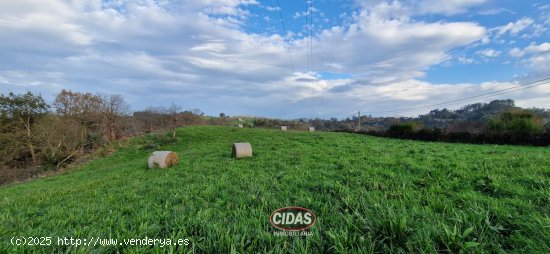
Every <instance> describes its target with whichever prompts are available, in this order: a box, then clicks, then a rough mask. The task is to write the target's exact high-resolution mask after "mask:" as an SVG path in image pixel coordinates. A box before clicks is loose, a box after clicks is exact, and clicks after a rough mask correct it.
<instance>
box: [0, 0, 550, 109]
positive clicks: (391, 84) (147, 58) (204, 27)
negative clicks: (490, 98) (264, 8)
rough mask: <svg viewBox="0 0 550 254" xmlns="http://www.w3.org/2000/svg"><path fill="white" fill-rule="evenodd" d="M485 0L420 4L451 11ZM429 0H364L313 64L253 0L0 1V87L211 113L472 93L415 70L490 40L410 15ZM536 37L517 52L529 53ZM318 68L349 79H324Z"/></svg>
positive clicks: (471, 87)
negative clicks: (260, 28) (254, 10)
mask: <svg viewBox="0 0 550 254" xmlns="http://www.w3.org/2000/svg"><path fill="white" fill-rule="evenodd" d="M483 2H484V1H481V0H478V1H474V0H471V1H450V2H449V6H446V7H440V9H437V8H427V7H423V8H427V9H424V10H423V11H425V12H430V13H441V14H445V15H447V14H448V15H453V14H456V13H460V12H463V11H464V10H466V9H468V8H471V7H472V6H475V5H478V4H482V3H483ZM427 3H429V1H424V2H423V4H424V5H413V4H412V3H410V2H399V1H392V2H390V3H377V4H371V5H368V6H367V5H365V6H363V7H362V9H360V10H359V11H357V12H356V14H354V15H350V16H349V18H348V19H347V20H346V22H345V24H342V25H340V26H335V27H331V28H327V29H325V30H323V31H322V32H320V33H319V34H316V35H315V36H314V41H313V66H312V71H311V72H307V71H306V68H305V66H306V63H307V46H306V45H307V41H306V40H305V39H303V38H302V39H299V38H298V39H296V38H297V37H293V36H289V37H287V38H286V41H287V42H288V44H289V45H290V47H291V49H292V57H293V59H294V63H295V65H296V72H295V73H292V69H291V67H290V64H289V56H288V51H287V48H286V47H285V42H284V41H283V39H282V38H281V36H279V35H265V34H253V33H247V32H245V31H244V29H243V28H242V24H243V23H245V22H246V19H247V15H249V13H248V10H246V8H245V7H246V6H247V5H258V2H256V1H244V0H242V1H240V0H207V1H191V0H181V1H145V0H143V1H109V2H105V3H102V1H99V0H94V1H84V0H73V1H69V2H66V1H57V0H42V1H38V0H34V1H33V0H20V1H3V2H0V36H2V38H10V40H1V41H0V86H1V87H2V90H13V91H25V89H31V90H32V91H38V92H42V93H44V94H45V95H46V96H50V98H51V96H53V94H55V93H56V92H57V91H59V90H60V89H61V88H69V89H73V90H77V91H90V92H109V93H120V94H122V95H123V96H124V97H125V98H126V99H127V100H128V101H129V102H130V103H131V104H133V106H134V109H135V110H138V109H141V108H144V107H145V106H147V105H166V104H168V103H170V102H175V103H178V104H182V105H184V106H185V107H190V108H193V107H199V108H201V109H202V110H204V111H205V112H207V113H209V114H217V113H219V112H220V111H224V112H226V113H228V114H250V115H265V116H279V117H303V116H312V115H313V114H318V115H320V116H323V117H327V116H329V117H330V116H342V113H343V112H351V111H354V110H357V109H370V110H372V111H383V110H388V109H395V108H403V107H410V106H418V104H423V103H424V102H426V101H430V102H431V103H437V102H441V101H447V100H452V99H455V98H460V97H461V96H468V95H472V94H473V95H475V94H476V93H478V92H480V91H481V89H482V88H481V87H480V86H477V85H475V84H458V85H451V84H431V83H429V82H426V81H420V80H418V79H419V78H422V77H423V76H424V75H425V71H426V70H427V69H429V68H430V67H432V66H434V65H437V64H441V63H443V62H445V61H448V60H449V59H451V53H449V52H450V51H452V50H453V49H455V48H458V47H464V46H468V45H471V44H472V43H478V42H480V41H485V40H488V38H487V31H486V29H485V28H483V27H482V26H480V25H479V24H477V23H473V22H450V21H439V22H428V21H419V19H415V18H413V16H414V15H418V12H419V8H420V7H421V6H425V5H426V4H427ZM439 5H440V6H441V4H439ZM242 15H244V17H240V16H242ZM420 20H421V19H420ZM19 21H20V22H19ZM288 38H291V39H290V40H289V39H288ZM544 47H546V46H544V44H541V45H533V47H532V49H529V50H528V49H524V50H525V51H526V52H527V51H528V52H530V53H529V54H530V56H533V57H534V56H535V54H539V53H541V52H539V51H540V50H542V49H544ZM537 50H538V51H537ZM496 52H497V51H494V52H493V53H492V55H494V54H497V53H496ZM463 61H464V62H465V63H466V62H469V61H470V60H469V58H466V57H465V58H464V59H463ZM533 61H534V62H536V61H538V60H536V59H533ZM547 66H548V65H547ZM322 72H334V73H345V74H349V76H351V77H350V78H345V79H333V80H323V79H321V78H320V77H321V74H320V73H322Z"/></svg>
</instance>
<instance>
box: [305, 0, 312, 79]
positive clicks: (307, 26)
mask: <svg viewBox="0 0 550 254" xmlns="http://www.w3.org/2000/svg"><path fill="white" fill-rule="evenodd" d="M305 2H306V13H305V17H306V58H307V72H308V73H309V71H310V70H311V57H310V55H309V38H310V30H309V0H305Z"/></svg>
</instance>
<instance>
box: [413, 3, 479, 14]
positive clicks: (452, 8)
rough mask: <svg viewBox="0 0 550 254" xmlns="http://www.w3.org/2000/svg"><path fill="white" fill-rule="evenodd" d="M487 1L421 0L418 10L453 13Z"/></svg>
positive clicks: (462, 11)
mask: <svg viewBox="0 0 550 254" xmlns="http://www.w3.org/2000/svg"><path fill="white" fill-rule="evenodd" d="M485 2H487V0H446V1H444V2H442V1H440V0H423V1H421V2H420V4H419V5H420V10H421V12H423V13H441V14H447V15H454V14H459V13H464V12H466V11H467V10H468V8H471V7H473V6H477V5H480V4H483V3H485Z"/></svg>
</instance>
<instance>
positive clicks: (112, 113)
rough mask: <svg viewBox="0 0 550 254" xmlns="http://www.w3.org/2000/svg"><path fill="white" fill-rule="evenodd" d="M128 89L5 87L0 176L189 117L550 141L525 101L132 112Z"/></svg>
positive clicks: (64, 161) (20, 175)
mask: <svg viewBox="0 0 550 254" xmlns="http://www.w3.org/2000/svg"><path fill="white" fill-rule="evenodd" d="M128 109H129V106H128V104H127V103H126V102H125V101H124V98H123V97H122V96H120V95H105V94H91V93H80V92H72V91H67V90H62V91H61V92H60V93H59V94H58V95H57V96H56V98H55V100H54V101H53V102H51V103H48V102H46V101H45V100H44V99H43V98H42V97H41V96H40V95H35V94H32V93H30V92H28V93H25V94H13V93H9V94H7V95H0V184H2V183H6V182H9V181H13V180H18V179H25V178H29V177H33V176H36V175H38V174H40V173H43V172H48V171H51V170H57V169H60V168H63V167H64V166H65V165H68V164H70V163H73V162H77V161H79V160H85V159H86V158H89V157H90V156H93V155H94V154H95V153H97V152H98V151H99V153H100V154H101V153H108V149H105V148H106V147H108V145H109V144H111V143H112V142H113V141H115V140H119V139H125V138H127V137H131V136H136V135H142V134H145V133H153V134H154V135H152V137H156V138H154V140H152V141H151V144H150V145H151V146H153V147H155V146H156V147H160V146H161V145H162V144H164V143H166V142H173V141H174V140H176V139H177V138H176V132H175V131H176V128H178V127H181V126H186V125H201V124H210V125H227V126H237V125H239V124H242V125H243V126H244V127H260V128H276V129H278V128H280V126H281V125H286V126H288V128H289V129H290V130H307V128H308V127H309V126H311V125H312V126H314V127H315V128H316V130H320V131H346V132H358V133H363V134H370V135H377V136H386V137H395V138H405V139H418V140H429V141H444V142H464V143H496V144H523V145H549V144H550V111H548V110H544V109H522V108H519V107H516V106H515V105H514V101H512V100H495V101H492V102H490V103H476V104H471V105H467V106H465V107H463V108H461V109H459V110H448V109H441V110H439V109H437V110H433V111H431V112H430V113H428V114H426V115H421V116H418V117H416V118H404V117H402V118H394V117H371V116H361V117H360V118H357V117H355V118H347V119H343V120H338V119H336V118H331V119H328V120H324V119H297V120H279V119H270V118H257V117H254V118H252V117H242V116H234V117H231V116H227V115H226V114H224V113H220V114H219V116H216V117H214V116H205V115H204V113H203V112H201V111H200V110H199V109H192V110H183V107H182V106H181V105H176V104H172V105H170V106H169V107H153V106H151V107H148V108H146V109H145V110H143V111H138V112H133V113H130V112H129V111H128Z"/></svg>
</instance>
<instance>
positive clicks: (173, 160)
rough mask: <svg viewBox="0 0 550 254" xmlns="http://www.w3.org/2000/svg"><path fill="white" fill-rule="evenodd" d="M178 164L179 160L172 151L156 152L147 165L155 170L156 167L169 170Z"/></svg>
mask: <svg viewBox="0 0 550 254" xmlns="http://www.w3.org/2000/svg"><path fill="white" fill-rule="evenodd" d="M178 162H179V159H178V155H177V154H176V153H174V152H172V151H156V152H153V154H151V156H149V160H147V165H148V166H149V168H154V167H155V166H157V167H159V168H168V167H171V166H173V165H176V164H178Z"/></svg>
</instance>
